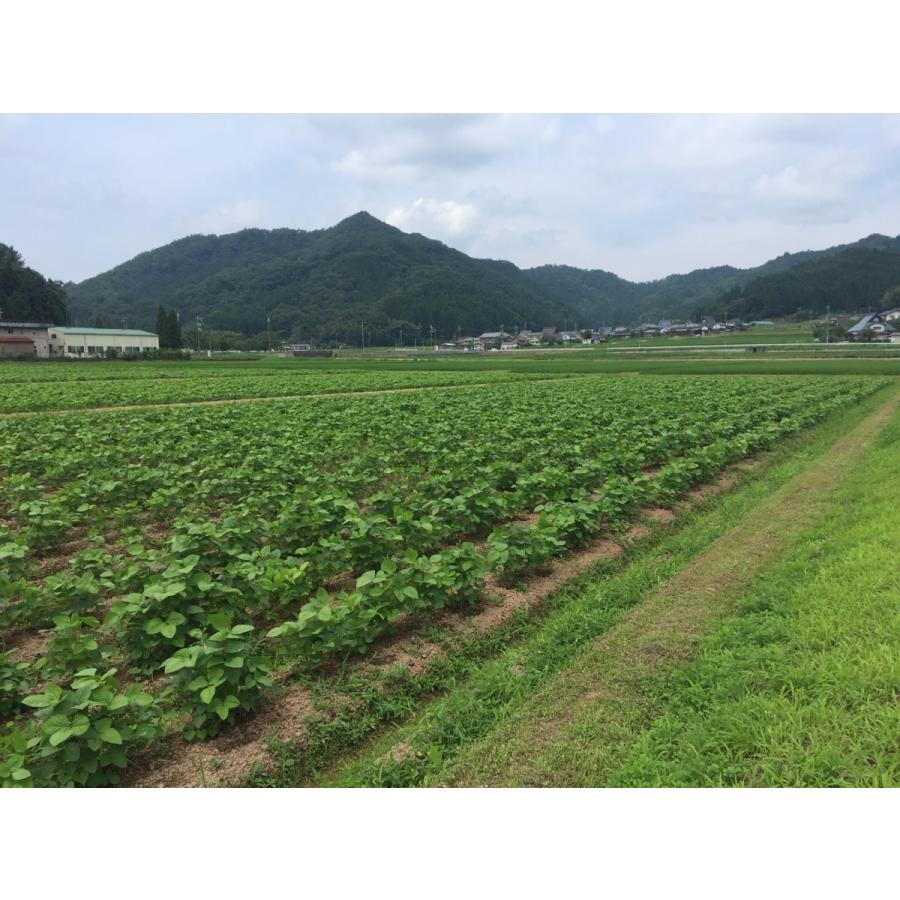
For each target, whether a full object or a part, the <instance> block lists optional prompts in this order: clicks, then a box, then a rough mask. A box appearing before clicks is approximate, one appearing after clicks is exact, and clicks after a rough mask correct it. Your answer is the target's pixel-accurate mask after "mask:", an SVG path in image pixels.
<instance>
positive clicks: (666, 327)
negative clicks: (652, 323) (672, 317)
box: [656, 319, 672, 334]
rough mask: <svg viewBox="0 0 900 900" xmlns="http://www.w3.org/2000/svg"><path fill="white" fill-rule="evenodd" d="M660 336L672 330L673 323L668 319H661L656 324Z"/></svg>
mask: <svg viewBox="0 0 900 900" xmlns="http://www.w3.org/2000/svg"><path fill="white" fill-rule="evenodd" d="M656 327H657V328H658V329H659V333H660V334H668V333H669V332H670V331H671V330H672V323H671V322H670V321H669V320H668V319H660V320H659V321H658V322H657V323H656Z"/></svg>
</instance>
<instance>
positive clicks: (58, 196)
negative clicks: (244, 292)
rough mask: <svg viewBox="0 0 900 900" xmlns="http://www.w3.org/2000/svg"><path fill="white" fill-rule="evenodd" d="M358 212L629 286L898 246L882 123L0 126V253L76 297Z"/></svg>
mask: <svg viewBox="0 0 900 900" xmlns="http://www.w3.org/2000/svg"><path fill="white" fill-rule="evenodd" d="M361 209H365V210H367V211H368V212H370V213H371V214H372V215H374V216H377V217H378V218H380V219H383V220H384V221H387V222H389V223H391V224H393V225H396V226H397V227H398V228H401V229H403V230H404V231H408V232H420V233H422V234H425V235H427V236H428V237H432V238H436V239H438V240H441V241H443V242H444V243H446V244H449V245H450V246H452V247H455V248H457V249H459V250H462V251H463V252H465V253H468V254H470V255H472V256H477V257H490V258H494V259H508V260H511V261H512V262H514V263H516V264H517V265H519V266H522V267H528V266H535V265H541V264H543V263H566V264H569V265H574V266H579V267H583V268H592V269H606V270H608V271H612V272H615V273H616V274H618V275H621V276H622V277H625V278H628V279H631V280H640V281H646V280H652V279H655V278H661V277H663V276H665V275H668V274H671V273H673V272H687V271H690V270H691V269H695V268H701V267H706V266H714V265H722V264H730V265H735V266H742V267H745V266H752V265H757V264H759V263H762V262H764V261H765V260H767V259H771V258H772V257H775V256H778V255H780V254H781V253H784V252H786V251H791V252H793V251H797V250H804V249H819V248H822V247H827V246H830V245H833V244H837V243H844V242H848V241H854V240H857V239H858V238H861V237H864V236H865V235H867V234H871V233H873V232H881V233H883V234H889V235H896V234H898V233H900V116H898V115H889V116H871V115H847V116H840V115H827V116H826V115H822V116H795V115H774V116H756V115H708V116H698V115H684V116H679V115H658V116H654V115H633V116H626V115H608V116H607V115H533V116H532V115H527V116H526V115H508V116H504V115H496V116H494V115H490V116H489V115H470V116H463V115H443V114H442V115H416V116H398V115H385V116H376V115H358V116H353V115H332V116H322V115H318V116H298V115H285V116H271V115H244V116H221V115H187V114H185V115H172V116H165V115H155V116H154V115H74V114H71V115H41V116H23V115H0V242H2V243H6V244H11V245H12V246H14V247H15V248H16V249H17V250H18V251H19V252H20V253H21V254H22V255H23V257H24V258H25V261H26V262H27V264H28V265H30V266H32V267H33V268H36V269H37V270H38V271H40V272H42V273H43V274H44V275H46V276H48V277H50V278H57V279H60V280H63V281H68V280H71V281H80V280H82V279H84V278H87V277H89V276H91V275H95V274H97V273H99V272H103V271H106V270H108V269H110V268H112V267H113V266H115V265H117V264H119V263H121V262H124V261H125V260H127V259H130V258H131V257H133V256H135V255H136V254H138V253H140V252H142V251H145V250H149V249H152V248H154V247H159V246H162V245H163V244H166V243H168V242H170V241H173V240H176V239H177V238H180V237H184V236H185V235H187V234H197V233H203V234H211V233H214V234H224V233H228V232H232V231H237V230H239V229H241V228H248V227H258V228H275V227H291V228H302V229H311V228H324V227H328V226H330V225H334V224H335V223H337V222H338V221H340V220H341V219H342V218H344V217H346V216H348V215H351V214H353V213H355V212H358V211H359V210H361Z"/></svg>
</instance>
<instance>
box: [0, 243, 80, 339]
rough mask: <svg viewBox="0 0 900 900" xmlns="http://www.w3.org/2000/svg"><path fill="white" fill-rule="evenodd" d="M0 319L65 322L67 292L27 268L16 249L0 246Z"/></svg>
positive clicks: (59, 285)
mask: <svg viewBox="0 0 900 900" xmlns="http://www.w3.org/2000/svg"><path fill="white" fill-rule="evenodd" d="M0 319H4V320H5V321H7V322H52V323H53V324H54V325H60V324H62V323H63V322H65V321H66V292H65V290H64V288H63V286H62V284H61V283H60V282H58V281H49V280H48V279H46V278H44V276H43V275H41V274H40V273H39V272H35V270H34V269H29V268H28V266H26V265H25V263H24V262H23V260H22V257H21V255H20V254H19V253H18V251H17V250H14V249H13V248H12V247H8V246H7V245H6V244H0Z"/></svg>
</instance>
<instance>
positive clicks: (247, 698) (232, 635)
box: [163, 614, 273, 740]
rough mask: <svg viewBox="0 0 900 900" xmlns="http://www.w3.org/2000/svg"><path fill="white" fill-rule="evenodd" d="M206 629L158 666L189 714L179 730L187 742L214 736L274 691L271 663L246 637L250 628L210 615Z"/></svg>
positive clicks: (194, 634) (194, 633)
mask: <svg viewBox="0 0 900 900" xmlns="http://www.w3.org/2000/svg"><path fill="white" fill-rule="evenodd" d="M210 624H211V625H212V626H213V627H214V628H215V629H216V630H215V631H214V632H213V633H212V634H210V635H205V634H204V633H203V632H202V631H199V630H196V631H194V632H193V633H192V637H194V638H195V639H196V643H193V644H191V645H190V646H188V647H184V648H182V649H181V650H179V651H178V652H177V653H175V654H174V655H173V656H171V657H170V658H169V659H167V660H166V661H165V663H164V664H163V669H164V671H165V672H166V674H167V675H174V676H175V678H174V679H173V682H172V683H173V686H174V688H175V690H176V692H177V693H178V694H179V695H180V696H181V697H183V698H184V699H185V700H186V706H187V708H188V709H189V711H190V714H191V718H190V721H189V723H188V724H186V725H185V727H184V729H183V734H184V736H185V737H186V738H187V739H188V740H196V739H202V738H208V737H214V736H215V735H216V734H218V733H219V729H220V728H221V726H222V724H223V723H225V722H231V721H234V719H235V718H237V717H238V716H239V715H240V714H241V713H242V712H247V711H249V710H252V709H255V708H256V707H257V706H259V704H260V703H261V702H262V698H263V691H264V690H266V689H270V688H272V687H273V682H272V678H271V674H272V667H271V662H270V661H269V660H268V659H267V658H266V657H265V656H263V655H261V654H260V653H258V651H257V647H256V644H255V643H254V642H253V641H252V640H251V638H250V635H251V634H252V633H253V626H252V625H248V624H240V625H234V626H232V625H231V623H230V620H229V618H228V617H227V616H225V615H215V614H214V615H211V616H210Z"/></svg>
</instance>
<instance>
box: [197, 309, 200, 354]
mask: <svg viewBox="0 0 900 900" xmlns="http://www.w3.org/2000/svg"><path fill="white" fill-rule="evenodd" d="M200 324H201V323H200V316H197V352H198V353H199V352H200Z"/></svg>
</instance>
